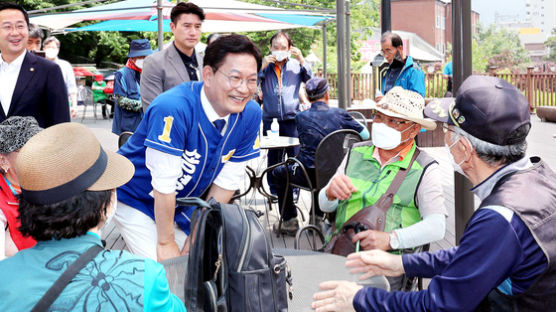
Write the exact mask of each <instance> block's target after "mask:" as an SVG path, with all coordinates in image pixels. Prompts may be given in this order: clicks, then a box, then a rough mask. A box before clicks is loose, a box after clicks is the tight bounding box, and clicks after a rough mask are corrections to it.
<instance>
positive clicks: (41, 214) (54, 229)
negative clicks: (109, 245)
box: [19, 190, 112, 241]
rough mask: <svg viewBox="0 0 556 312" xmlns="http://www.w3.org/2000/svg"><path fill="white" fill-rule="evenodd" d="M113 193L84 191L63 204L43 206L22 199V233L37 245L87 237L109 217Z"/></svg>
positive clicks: (20, 211) (20, 203) (62, 202)
mask: <svg viewBox="0 0 556 312" xmlns="http://www.w3.org/2000/svg"><path fill="white" fill-rule="evenodd" d="M111 198H112V190H106V191H84V192H81V193H79V194H77V195H74V196H73V197H71V198H69V199H66V200H63V201H61V202H58V203H55V204H50V205H41V204H34V203H31V202H28V201H27V200H25V198H23V197H22V196H20V197H19V220H20V221H21V226H20V227H19V231H20V232H21V233H22V234H23V235H24V236H31V237H33V238H34V239H36V240H38V241H45V240H51V239H53V238H54V239H57V240H59V239H62V238H73V237H77V236H81V235H84V234H86V233H87V231H88V230H89V229H91V228H93V227H95V226H97V225H98V224H99V223H100V221H101V220H102V218H103V217H104V216H105V215H106V209H107V207H108V205H109V204H110V200H111Z"/></svg>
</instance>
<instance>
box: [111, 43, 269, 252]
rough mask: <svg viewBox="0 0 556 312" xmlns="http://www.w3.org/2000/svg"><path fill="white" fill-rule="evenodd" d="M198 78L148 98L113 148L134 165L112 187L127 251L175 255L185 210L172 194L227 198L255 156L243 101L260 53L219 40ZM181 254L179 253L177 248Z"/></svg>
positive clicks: (253, 130) (254, 122) (255, 109)
mask: <svg viewBox="0 0 556 312" xmlns="http://www.w3.org/2000/svg"><path fill="white" fill-rule="evenodd" d="M203 64H204V67H203V74H202V76H203V82H184V83H182V84H180V85H178V86H176V87H174V88H172V89H170V90H168V91H166V92H164V93H162V94H161V95H160V96H158V97H157V98H155V100H154V101H153V102H152V103H151V105H150V106H149V108H148V109H147V111H146V113H145V116H144V118H143V120H142V121H141V124H140V125H139V127H138V128H137V131H136V132H135V133H134V134H133V136H131V137H130V139H129V140H128V142H127V143H126V144H125V145H124V146H122V148H121V149H120V151H119V153H120V154H122V155H124V156H126V157H127V158H129V159H130V160H131V161H132V162H133V164H134V165H135V175H134V176H133V178H132V179H131V181H130V182H129V183H128V184H126V185H124V186H122V187H120V188H119V189H118V200H119V203H118V211H117V213H116V216H115V221H116V224H117V225H118V228H119V230H120V232H121V234H122V236H123V238H124V240H125V241H126V244H127V246H128V248H129V249H130V251H131V252H132V253H135V254H139V255H143V256H146V257H150V258H153V259H158V260H159V261H160V260H164V259H168V258H172V257H177V256H179V255H180V253H181V252H182V247H183V245H184V242H185V238H186V235H188V234H189V225H190V217H191V214H192V212H193V208H192V207H176V201H175V200H176V197H184V196H197V197H199V196H201V195H203V194H205V193H206V192H208V193H206V194H207V195H206V198H207V199H208V198H211V197H214V198H215V199H216V200H217V201H219V202H228V201H229V200H230V199H231V197H232V195H233V193H234V190H236V189H238V188H239V184H240V183H241V182H242V179H243V174H244V172H245V170H244V169H245V165H246V162H247V161H248V160H249V159H252V158H255V157H258V156H259V141H258V137H259V136H258V135H259V126H260V124H261V115H262V113H261V109H260V108H259V105H258V104H257V103H256V102H254V101H252V100H251V98H252V96H253V93H254V92H255V90H256V88H257V73H258V71H259V69H260V67H261V54H260V52H259V50H258V48H257V47H256V46H255V45H254V44H253V43H252V42H251V41H249V39H247V37H245V36H240V35H230V36H224V37H222V38H219V39H218V40H217V41H215V42H214V43H213V44H211V45H210V46H209V47H208V48H207V50H206V51H205V56H204V60H203ZM183 251H184V252H185V251H186V250H183Z"/></svg>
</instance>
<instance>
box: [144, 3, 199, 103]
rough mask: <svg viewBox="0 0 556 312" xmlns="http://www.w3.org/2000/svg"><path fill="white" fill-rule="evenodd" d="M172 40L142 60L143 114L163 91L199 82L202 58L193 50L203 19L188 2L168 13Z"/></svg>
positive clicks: (178, 5)
mask: <svg viewBox="0 0 556 312" xmlns="http://www.w3.org/2000/svg"><path fill="white" fill-rule="evenodd" d="M170 19H171V23H170V29H171V31H172V33H173V34H174V41H173V42H172V44H170V45H169V46H168V47H167V48H166V49H163V50H161V51H159V52H157V53H154V54H153V55H151V56H149V57H148V58H146V59H145V64H144V65H143V73H142V75H141V102H142V104H143V111H146V110H147V107H148V106H149V104H151V102H152V101H153V100H154V98H155V97H157V96H158V95H159V94H161V93H162V92H164V91H166V90H168V89H171V88H173V87H175V86H177V85H178V84H180V83H182V82H184V81H192V80H201V78H202V75H201V72H202V68H203V57H202V56H201V55H200V54H199V53H197V52H196V51H195V45H197V43H199V40H200V39H201V26H202V23H203V21H204V20H205V14H204V12H203V9H201V8H200V7H198V6H197V5H195V4H193V3H190V2H180V3H178V4H177V5H176V6H174V7H173V8H172V12H171V13H170Z"/></svg>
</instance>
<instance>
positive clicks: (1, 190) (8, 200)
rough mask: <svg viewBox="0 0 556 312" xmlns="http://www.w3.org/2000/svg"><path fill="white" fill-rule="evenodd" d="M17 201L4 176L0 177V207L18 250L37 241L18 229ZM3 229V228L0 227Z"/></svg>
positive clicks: (33, 244)
mask: <svg viewBox="0 0 556 312" xmlns="http://www.w3.org/2000/svg"><path fill="white" fill-rule="evenodd" d="M18 208H19V202H18V201H17V198H15V196H14V194H12V191H11V190H10V187H9V186H8V184H7V183H6V180H5V179H4V177H0V209H1V210H2V212H3V213H4V216H6V220H8V229H9V230H10V236H11V237H12V240H13V241H14V243H15V246H16V247H17V249H18V250H22V249H27V248H31V247H33V246H35V244H36V243H37V242H36V241H35V240H34V239H33V238H32V237H24V236H23V235H22V234H21V233H20V232H19V230H18V228H19V225H20V224H21V223H20V222H19V220H18V219H17V217H18V216H19V210H18ZM1 230H2V231H4V229H1Z"/></svg>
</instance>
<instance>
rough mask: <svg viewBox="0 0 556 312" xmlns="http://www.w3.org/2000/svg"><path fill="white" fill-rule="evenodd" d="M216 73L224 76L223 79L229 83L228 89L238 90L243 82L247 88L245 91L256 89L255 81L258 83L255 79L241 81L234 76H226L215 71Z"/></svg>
mask: <svg viewBox="0 0 556 312" xmlns="http://www.w3.org/2000/svg"><path fill="white" fill-rule="evenodd" d="M217 72H219V73H221V74H222V75H224V77H226V78H228V82H229V83H230V87H232V88H239V87H240V86H241V85H242V84H243V82H244V81H245V85H246V86H247V89H249V90H255V89H257V81H258V80H257V78H248V79H242V78H240V77H238V76H236V75H229V76H228V75H226V74H224V73H223V72H221V71H219V70H217Z"/></svg>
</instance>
